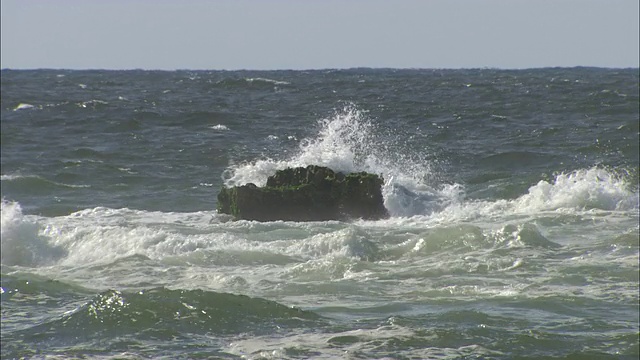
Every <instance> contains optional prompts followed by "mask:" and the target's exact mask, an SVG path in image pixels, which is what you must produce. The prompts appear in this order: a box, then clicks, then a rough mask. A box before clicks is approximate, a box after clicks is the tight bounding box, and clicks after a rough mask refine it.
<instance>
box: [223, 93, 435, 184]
mask: <svg viewBox="0 0 640 360" xmlns="http://www.w3.org/2000/svg"><path fill="white" fill-rule="evenodd" d="M318 125H319V128H320V129H319V132H318V134H317V135H316V136H314V137H309V138H305V139H303V140H302V141H300V145H299V149H298V151H297V152H296V154H295V155H293V156H292V157H290V158H288V159H282V160H277V159H270V158H267V159H259V160H256V161H253V162H250V163H242V164H237V165H232V166H230V167H229V169H227V171H225V173H224V174H223V178H224V180H225V185H227V186H234V185H243V184H247V183H254V184H256V185H259V186H261V185H264V184H266V181H267V178H268V177H269V176H270V175H273V173H275V171H276V170H281V169H284V168H287V167H298V166H308V165H320V166H327V167H329V168H331V169H333V170H335V171H341V172H347V173H348V172H356V171H367V172H371V173H375V174H380V175H382V176H383V177H384V178H385V179H392V180H393V181H392V182H390V184H399V185H402V186H404V187H405V188H408V189H412V190H414V189H419V190H429V189H430V188H429V186H428V184H426V183H425V181H424V178H426V177H428V175H429V174H430V172H431V167H430V164H429V163H428V162H426V161H424V160H423V159H421V158H420V157H417V158H410V157H402V155H401V154H400V155H399V154H397V153H394V152H392V151H389V150H388V148H389V145H392V144H386V143H384V142H383V141H382V140H381V138H380V137H379V136H378V134H376V127H375V125H374V124H373V123H372V122H371V121H370V120H369V119H368V118H367V116H366V114H365V113H364V112H362V111H360V110H358V109H357V108H356V107H355V106H353V105H349V106H347V107H345V108H344V109H342V110H340V111H338V112H336V113H335V114H334V115H333V116H332V117H330V118H326V119H322V120H320V121H319V122H318ZM294 139H295V138H294ZM389 141H393V140H389Z"/></svg>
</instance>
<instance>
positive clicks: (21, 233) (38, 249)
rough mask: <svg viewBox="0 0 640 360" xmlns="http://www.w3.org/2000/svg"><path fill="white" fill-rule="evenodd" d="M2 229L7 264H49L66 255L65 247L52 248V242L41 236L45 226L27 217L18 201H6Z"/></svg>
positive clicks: (1, 238)
mask: <svg viewBox="0 0 640 360" xmlns="http://www.w3.org/2000/svg"><path fill="white" fill-rule="evenodd" d="M1 226H2V227H1V230H0V242H1V247H2V248H1V251H0V252H1V261H2V264H4V265H20V266H38V265H46V264H50V263H53V262H55V261H57V260H59V259H61V258H63V257H64V256H65V255H66V253H65V250H64V249H63V248H60V247H56V246H52V245H51V244H50V241H49V240H50V239H48V238H47V237H45V236H43V235H41V234H40V230H41V229H42V226H41V224H39V223H38V222H37V221H36V219H35V218H34V217H28V216H25V215H23V214H22V208H21V207H20V204H18V203H17V202H12V201H7V200H5V199H2V223H1Z"/></svg>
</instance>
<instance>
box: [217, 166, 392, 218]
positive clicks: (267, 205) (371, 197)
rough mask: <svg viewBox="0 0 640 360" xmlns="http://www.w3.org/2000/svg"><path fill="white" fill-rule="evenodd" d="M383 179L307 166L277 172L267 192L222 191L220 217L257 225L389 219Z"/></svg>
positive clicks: (249, 187)
mask: <svg viewBox="0 0 640 360" xmlns="http://www.w3.org/2000/svg"><path fill="white" fill-rule="evenodd" d="M382 184H383V181H382V178H380V177H379V176H377V175H374V174H369V173H366V172H360V173H351V174H347V175H345V174H342V173H340V172H338V173H336V172H334V171H333V170H331V169H329V168H326V167H322V166H315V165H310V166H307V167H306V168H303V167H299V168H287V169H284V170H279V171H277V172H276V174H275V175H273V176H270V177H269V178H268V179H267V185H266V186H265V187H257V186H256V185H254V184H246V185H243V186H234V187H232V188H222V190H220V193H219V194H218V212H220V213H224V214H230V215H233V216H234V217H235V218H236V219H245V220H257V221H274V220H285V221H324V220H349V219H358V218H360V219H367V220H376V219H381V218H386V217H388V216H389V214H388V212H387V209H386V208H385V207H384V204H383V199H382Z"/></svg>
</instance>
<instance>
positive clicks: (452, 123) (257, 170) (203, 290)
mask: <svg viewBox="0 0 640 360" xmlns="http://www.w3.org/2000/svg"><path fill="white" fill-rule="evenodd" d="M1 75H2V76H1V82H2V87H1V99H0V100H1V116H2V117H1V125H2V128H1V130H2V134H1V142H2V154H1V155H2V156H1V159H2V174H1V181H2V249H1V254H2V255H1V271H2V278H1V288H0V289H1V290H0V293H1V299H2V302H1V306H2V322H1V334H2V339H1V342H2V343H1V355H2V358H3V359H12V358H47V359H56V358H60V359H62V358H65V359H66V358H104V359H115V358H118V359H122V358H125V359H137V358H166V359H175V358H223V359H237V358H246V359H306V358H317V359H334V358H345V359H369V358H393V359H396V358H397V359H454V358H477V359H481V358H482V359H484V358H487V359H539V358H549V359H552V358H553V359H590V358H591V359H602V358H611V359H637V358H638V355H639V354H640V349H639V327H638V322H639V308H638V304H639V294H638V291H639V288H638V283H639V279H638V276H639V268H638V261H639V240H638V233H639V226H638V221H639V216H638V214H639V206H638V179H639V176H638V162H639V156H638V153H639V147H638V144H639V140H638V131H639V130H638V123H639V119H640V117H639V116H640V115H639V104H640V102H639V94H638V89H639V86H638V84H639V72H638V69H598V68H547V69H530V70H509V71H507V70H493V69H475V70H441V69H434V70H395V69H348V70H314V71H186V70H182V71H168V72H165V71H141V70H132V71H71V70H32V71H14V70H2V73H1ZM311 164H313V165H323V166H328V167H331V168H332V169H334V170H336V171H342V172H352V171H368V172H371V173H375V174H378V175H381V176H382V177H383V178H384V185H383V187H382V189H381V190H382V193H383V196H384V204H385V207H386V208H387V209H388V211H389V213H390V215H391V216H390V217H389V218H388V219H384V220H379V221H363V220H358V219H354V220H352V221H349V222H339V221H322V222H284V221H275V222H264V223H262V222H252V221H234V220H233V219H232V218H231V217H230V216H228V215H225V214H218V213H217V212H216V211H215V208H216V195H217V193H218V191H219V190H220V188H221V187H222V186H234V185H242V184H247V183H254V184H257V185H264V184H265V183H266V179H267V177H268V176H270V175H272V174H273V173H274V172H275V171H276V170H279V169H284V168H287V167H293V166H307V165H311Z"/></svg>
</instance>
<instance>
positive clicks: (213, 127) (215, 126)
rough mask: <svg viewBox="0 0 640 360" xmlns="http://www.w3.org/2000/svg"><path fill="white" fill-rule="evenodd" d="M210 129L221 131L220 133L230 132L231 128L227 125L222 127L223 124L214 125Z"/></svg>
mask: <svg viewBox="0 0 640 360" xmlns="http://www.w3.org/2000/svg"><path fill="white" fill-rule="evenodd" d="M210 129H213V130H219V131H226V130H229V128H228V127H227V126H226V125H222V124H218V125H213V126H211V127H210Z"/></svg>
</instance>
